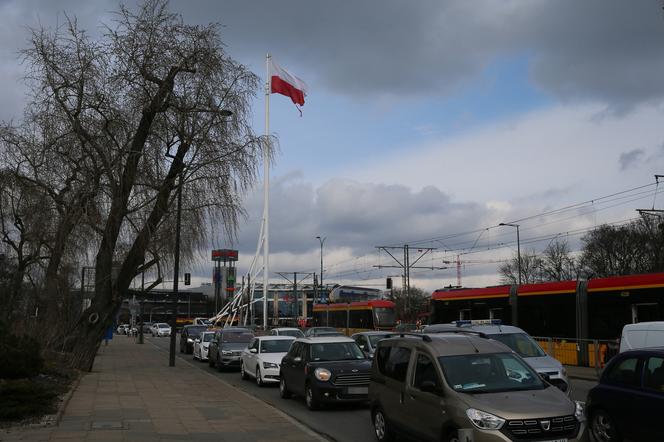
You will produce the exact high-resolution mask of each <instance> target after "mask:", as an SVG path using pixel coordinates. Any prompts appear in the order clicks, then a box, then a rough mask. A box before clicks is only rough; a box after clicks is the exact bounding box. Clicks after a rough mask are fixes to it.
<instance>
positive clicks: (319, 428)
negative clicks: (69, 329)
mask: <svg viewBox="0 0 664 442" xmlns="http://www.w3.org/2000/svg"><path fill="white" fill-rule="evenodd" d="M145 341H146V343H148V345H149V343H152V344H154V345H156V346H157V347H159V348H161V349H162V350H164V351H166V352H168V348H169V342H170V339H168V338H152V337H147V336H146V337H145ZM175 351H176V362H175V363H176V364H183V363H185V362H186V363H189V364H191V365H192V366H193V367H192V369H200V370H205V371H208V372H210V373H213V374H215V375H216V376H219V377H220V378H221V379H223V380H224V381H225V382H228V383H229V384H231V385H233V386H235V387H237V388H239V389H241V390H242V391H245V392H247V393H249V394H251V395H253V396H255V397H257V398H259V399H261V400H263V401H264V402H267V403H268V404H270V405H272V406H274V407H276V408H277V409H279V410H281V411H283V412H284V413H286V414H288V415H289V416H291V417H293V418H295V419H296V420H298V421H300V422H301V423H303V424H304V425H306V426H307V427H309V428H311V429H312V430H314V431H316V432H317V433H319V434H322V435H324V436H326V437H327V438H329V439H330V440H333V441H337V442H356V441H373V440H375V436H374V434H373V428H372V425H371V417H370V415H369V410H368V408H367V407H366V406H364V405H348V404H345V405H340V406H338V407H335V406H331V407H326V408H324V409H323V410H319V411H309V409H308V408H307V406H306V405H305V403H304V400H303V399H302V398H300V397H294V398H292V399H288V400H286V399H281V398H280V397H279V388H278V386H277V384H275V385H274V386H267V387H263V388H261V387H258V386H257V385H256V383H255V382H253V380H251V381H243V380H242V379H241V378H240V372H239V371H226V372H219V371H218V370H216V369H213V368H210V367H209V365H208V364H207V362H204V363H203V362H199V361H197V360H194V359H193V358H192V356H191V355H185V354H183V353H180V342H179V336H178V343H177V346H176V350H175ZM166 361H167V359H164V363H166ZM571 382H572V398H573V399H575V400H580V401H584V402H585V400H586V397H587V395H588V391H589V390H590V389H591V388H592V387H593V386H594V385H595V382H592V381H585V380H578V379H572V381H571Z"/></svg>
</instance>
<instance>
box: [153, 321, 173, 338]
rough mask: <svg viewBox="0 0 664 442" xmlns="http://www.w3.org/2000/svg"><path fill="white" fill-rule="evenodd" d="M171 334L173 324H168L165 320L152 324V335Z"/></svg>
mask: <svg viewBox="0 0 664 442" xmlns="http://www.w3.org/2000/svg"><path fill="white" fill-rule="evenodd" d="M170 335H171V326H170V325H168V324H166V323H165V322H157V323H156V324H154V325H153V326H152V336H154V337H157V338H159V337H162V336H170Z"/></svg>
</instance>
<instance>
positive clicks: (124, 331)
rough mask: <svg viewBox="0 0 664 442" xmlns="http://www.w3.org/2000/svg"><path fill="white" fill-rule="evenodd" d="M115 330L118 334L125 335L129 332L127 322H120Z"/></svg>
mask: <svg viewBox="0 0 664 442" xmlns="http://www.w3.org/2000/svg"><path fill="white" fill-rule="evenodd" d="M116 331H117V333H118V334H119V335H126V334H127V333H128V332H129V324H120V325H119V326H118V329H117V330H116Z"/></svg>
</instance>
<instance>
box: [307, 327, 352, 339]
mask: <svg viewBox="0 0 664 442" xmlns="http://www.w3.org/2000/svg"><path fill="white" fill-rule="evenodd" d="M323 335H325V336H344V334H343V333H341V332H340V331H339V330H337V329H336V328H334V327H311V328H308V329H307V330H306V331H305V332H304V336H305V337H312V336H323Z"/></svg>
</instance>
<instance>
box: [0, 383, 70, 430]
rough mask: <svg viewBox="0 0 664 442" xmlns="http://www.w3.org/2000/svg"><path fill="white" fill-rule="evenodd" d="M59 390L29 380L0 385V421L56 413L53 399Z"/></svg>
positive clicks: (52, 386) (53, 386) (55, 387)
mask: <svg viewBox="0 0 664 442" xmlns="http://www.w3.org/2000/svg"><path fill="white" fill-rule="evenodd" d="M60 392H61V389H60V388H58V387H57V386H55V385H48V384H46V383H43V382H38V381H33V380H31V379H12V380H7V381H4V382H2V383H0V421H15V420H19V419H26V418H30V417H34V416H40V415H44V414H52V413H55V412H56V411H57V406H56V401H55V399H56V398H57V397H58V395H59V394H60Z"/></svg>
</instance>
